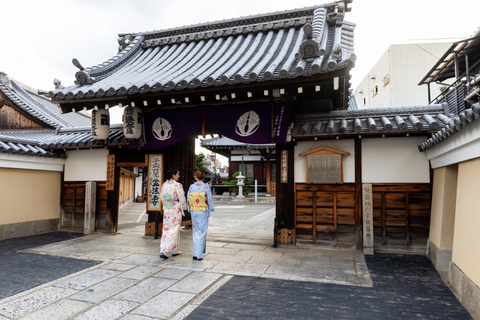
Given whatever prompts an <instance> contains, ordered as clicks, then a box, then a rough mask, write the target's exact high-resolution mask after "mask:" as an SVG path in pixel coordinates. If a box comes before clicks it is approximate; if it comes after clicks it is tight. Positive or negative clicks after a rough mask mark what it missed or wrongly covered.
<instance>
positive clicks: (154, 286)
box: [113, 278, 177, 303]
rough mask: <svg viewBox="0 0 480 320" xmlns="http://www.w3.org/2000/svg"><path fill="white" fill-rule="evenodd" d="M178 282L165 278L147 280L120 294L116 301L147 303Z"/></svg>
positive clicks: (115, 297)
mask: <svg viewBox="0 0 480 320" xmlns="http://www.w3.org/2000/svg"><path fill="white" fill-rule="evenodd" d="M176 282H177V280H171V279H163V278H149V279H145V280H143V281H141V282H139V283H137V284H135V285H133V286H132V287H130V288H128V289H127V290H125V291H123V292H120V293H119V294H117V295H116V296H114V297H113V298H114V299H118V300H127V301H134V302H141V303H143V302H145V301H148V300H150V299H151V298H153V297H154V296H156V295H157V294H159V293H160V292H162V291H164V290H166V289H168V288H169V287H171V286H172V285H174V284H175V283H176Z"/></svg>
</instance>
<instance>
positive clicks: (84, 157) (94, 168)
mask: <svg viewBox="0 0 480 320" xmlns="http://www.w3.org/2000/svg"><path fill="white" fill-rule="evenodd" d="M66 155H67V159H66V160H65V181H105V180H106V179H107V155H108V150H105V149H96V150H74V151H67V152H66Z"/></svg>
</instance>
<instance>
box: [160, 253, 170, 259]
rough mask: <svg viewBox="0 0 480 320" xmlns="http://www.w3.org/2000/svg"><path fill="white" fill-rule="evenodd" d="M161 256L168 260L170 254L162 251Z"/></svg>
mask: <svg viewBox="0 0 480 320" xmlns="http://www.w3.org/2000/svg"><path fill="white" fill-rule="evenodd" d="M160 258H162V259H165V260H167V259H168V256H167V255H166V254H165V252H160Z"/></svg>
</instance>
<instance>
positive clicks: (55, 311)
mask: <svg viewBox="0 0 480 320" xmlns="http://www.w3.org/2000/svg"><path fill="white" fill-rule="evenodd" d="M93 306H94V304H93V303H89V302H83V301H75V300H69V299H66V300H61V301H58V302H55V303H54V304H51V305H49V306H46V307H45V308H42V309H39V310H37V311H34V312H32V313H29V314H28V315H26V316H24V317H22V320H52V319H56V320H58V319H71V318H72V317H73V316H74V315H76V314H77V313H80V312H82V311H84V310H87V309H88V308H91V307H93Z"/></svg>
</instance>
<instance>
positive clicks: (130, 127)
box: [123, 106, 142, 139]
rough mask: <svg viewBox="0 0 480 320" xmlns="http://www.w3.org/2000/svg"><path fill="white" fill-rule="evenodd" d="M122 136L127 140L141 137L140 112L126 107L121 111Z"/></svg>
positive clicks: (138, 109) (135, 108)
mask: <svg viewBox="0 0 480 320" xmlns="http://www.w3.org/2000/svg"><path fill="white" fill-rule="evenodd" d="M123 134H124V135H125V138H127V139H138V138H140V136H141V135H142V110H141V109H140V108H138V107H133V106H127V107H125V109H124V111H123Z"/></svg>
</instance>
